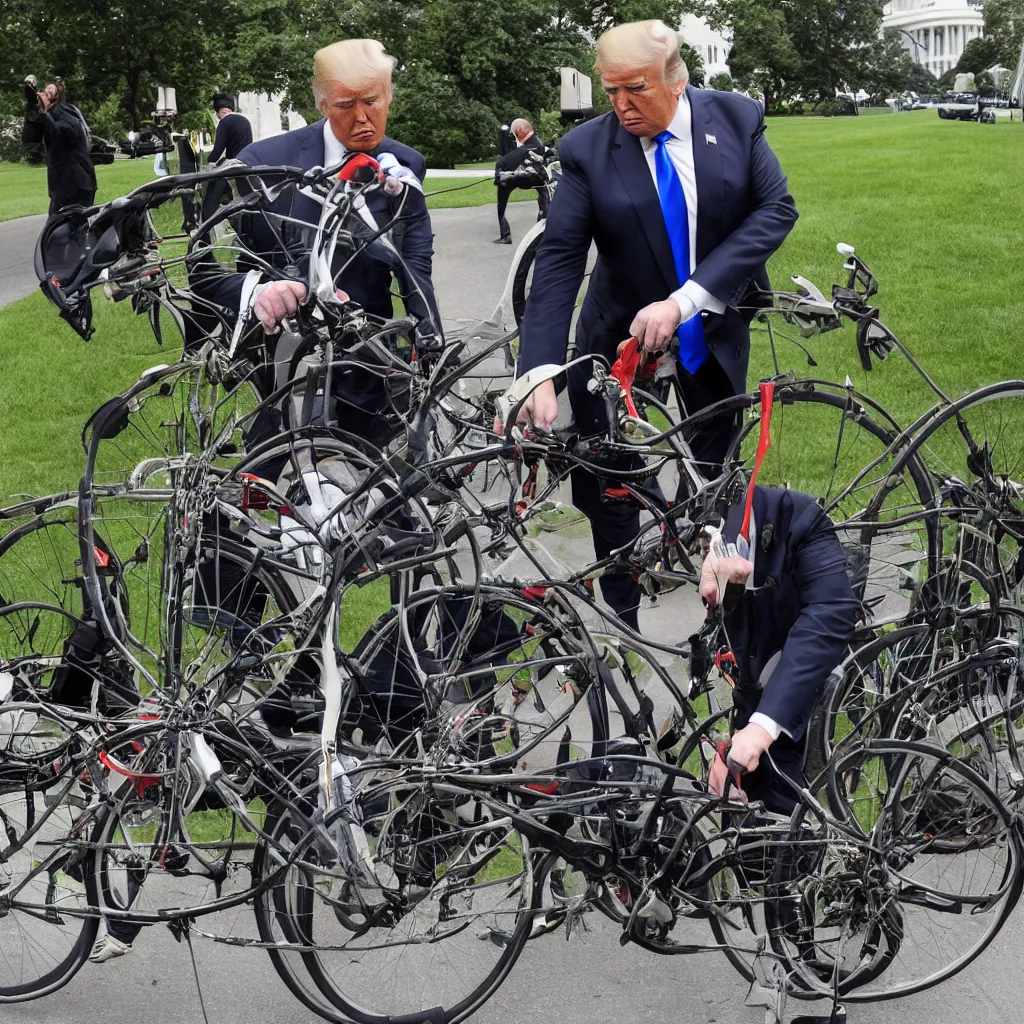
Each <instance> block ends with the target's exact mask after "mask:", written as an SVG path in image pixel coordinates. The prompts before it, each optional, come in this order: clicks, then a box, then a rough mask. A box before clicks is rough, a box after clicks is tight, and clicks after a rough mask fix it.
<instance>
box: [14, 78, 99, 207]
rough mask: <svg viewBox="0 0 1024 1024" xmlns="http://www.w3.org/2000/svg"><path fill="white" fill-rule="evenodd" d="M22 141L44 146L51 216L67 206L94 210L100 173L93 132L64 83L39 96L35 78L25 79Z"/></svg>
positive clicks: (44, 91) (57, 84)
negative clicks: (95, 162) (92, 155)
mask: <svg viewBox="0 0 1024 1024" xmlns="http://www.w3.org/2000/svg"><path fill="white" fill-rule="evenodd" d="M21 139H22V142H41V143H42V144H43V150H44V152H45V153H46V184H47V189H48V191H49V195H50V214H51V216H52V215H53V214H55V213H57V212H58V211H60V210H62V209H64V207H66V206H92V204H93V201H94V200H95V198H96V171H95V169H94V168H93V165H92V160H90V159H89V129H88V126H87V125H86V123H85V118H84V117H82V113H81V111H80V110H79V109H78V108H77V107H76V106H74V105H73V104H71V103H68V99H67V91H66V90H65V88H64V83H63V82H50V83H49V84H48V85H46V86H45V87H44V89H43V91H42V92H37V91H36V79H35V76H34V75H29V76H28V78H26V79H25V124H24V126H23V127H22V129H21Z"/></svg>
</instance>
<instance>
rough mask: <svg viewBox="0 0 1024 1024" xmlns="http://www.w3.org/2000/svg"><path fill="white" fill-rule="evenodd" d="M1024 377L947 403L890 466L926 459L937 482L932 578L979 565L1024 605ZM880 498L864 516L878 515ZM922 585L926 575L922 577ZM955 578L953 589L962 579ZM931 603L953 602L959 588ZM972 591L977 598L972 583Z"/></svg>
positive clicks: (937, 580)
mask: <svg viewBox="0 0 1024 1024" xmlns="http://www.w3.org/2000/svg"><path fill="white" fill-rule="evenodd" d="M1022 432H1024V382H1022V381H1004V382H1002V383H999V384H991V385H988V386H987V387H984V388H980V389H978V390H977V391H974V392H971V394H969V395H966V396H964V397H963V398H961V399H959V400H958V401H956V402H954V403H953V404H952V405H949V406H945V407H942V408H940V409H939V410H938V412H937V414H936V415H935V416H934V417H933V418H932V419H931V421H930V422H929V423H927V424H926V425H925V426H923V427H922V429H921V430H920V431H919V432H918V434H917V435H916V436H915V437H914V439H913V440H912V442H911V443H910V444H909V445H908V446H907V447H906V449H905V450H904V451H903V452H902V453H901V454H900V457H899V458H898V459H897V460H896V461H895V463H894V464H893V472H894V473H900V472H902V471H904V469H905V468H906V467H907V466H908V465H910V464H911V463H919V464H923V465H924V466H926V467H927V469H928V471H929V472H930V473H931V474H932V475H933V477H934V478H935V479H936V481H937V488H936V496H935V498H934V499H933V501H932V503H931V506H930V507H933V508H935V509H937V510H938V511H939V513H941V518H940V519H938V520H937V522H938V528H937V529H935V530H934V531H933V537H932V551H931V557H930V559H929V561H928V563H927V567H928V577H927V578H928V579H931V580H932V581H933V589H935V588H938V589H939V590H940V591H942V589H943V588H942V586H941V585H942V582H943V577H942V576H941V575H940V569H941V567H942V566H943V565H945V564H946V563H947V562H949V561H950V560H952V561H954V562H957V563H960V562H966V563H969V564H971V565H974V566H976V567H977V569H979V570H980V571H981V572H982V573H983V574H984V576H985V577H987V578H988V580H990V581H991V586H994V587H995V588H996V590H997V592H998V594H1000V595H1001V596H1002V597H1003V599H1004V600H1007V601H1009V602H1010V603H1011V604H1016V605H1018V606H1020V605H1021V604H1022V601H1021V597H1022V589H1021V588H1022V584H1024V446H1022V445H1021V443H1020V438H1021V436H1022ZM880 502H881V498H880V497H879V498H876V501H875V502H874V503H872V505H871V506H869V507H868V509H867V512H866V514H867V515H868V516H870V517H872V518H876V517H877V516H876V512H877V510H878V509H879V507H880ZM918 582H919V583H921V584H923V583H924V582H925V578H920V579H919V580H918ZM961 582H962V581H961V579H960V577H959V576H954V577H953V578H952V580H951V583H952V585H953V587H957V586H959V585H960V583H961ZM945 590H946V591H947V592H940V593H938V594H933V595H932V600H933V601H935V600H938V599H945V600H947V601H956V600H957V594H956V592H955V591H954V592H952V593H950V592H948V590H949V588H948V587H947V588H945ZM975 596H979V592H978V590H977V588H975Z"/></svg>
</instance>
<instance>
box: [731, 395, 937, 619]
mask: <svg viewBox="0 0 1024 1024" xmlns="http://www.w3.org/2000/svg"><path fill="white" fill-rule="evenodd" d="M743 397H746V402H744V401H742V400H741V401H739V402H737V406H738V407H743V406H744V404H746V405H748V407H749V416H748V418H747V419H746V420H745V422H744V423H743V424H742V426H741V428H740V430H739V432H738V434H737V436H736V438H735V440H734V442H733V445H732V447H731V448H730V450H729V454H728V456H727V458H726V465H727V466H729V465H733V466H737V465H738V466H744V467H746V468H747V469H748V470H749V468H750V467H752V465H753V462H754V459H755V457H756V453H757V446H758V439H759V434H760V422H761V416H760V414H761V402H760V396H759V395H756V394H753V395H750V396H741V399H742V398H743ZM899 434H900V427H899V425H898V424H897V423H896V421H895V420H893V419H892V417H891V416H889V414H888V413H887V412H886V411H885V410H884V409H883V408H882V407H881V406H880V405H878V404H877V403H876V402H874V401H872V400H871V399H870V398H868V397H867V396H865V395H862V394H860V393H859V392H856V391H854V390H853V389H852V388H844V387H842V386H840V385H838V384H830V383H828V382H827V381H818V380H796V381H792V382H781V383H777V384H776V388H775V397H774V402H773V411H772V417H771V425H770V437H771V447H770V448H769V449H768V453H767V455H766V456H765V458H764V462H763V464H762V467H761V472H760V475H759V477H758V483H759V484H761V485H763V486H766V487H785V488H789V489H791V490H797V491H802V492H803V493H805V494H813V495H815V496H817V497H819V499H820V503H821V505H822V508H823V509H824V511H825V512H826V513H827V514H828V515H829V516H830V517H831V518H832V520H833V521H834V522H835V523H836V529H837V535H838V536H839V539H840V541H841V542H842V544H843V546H844V547H845V548H846V549H847V551H848V554H849V558H850V561H851V568H852V569H853V575H854V578H855V583H856V586H857V589H858V591H859V594H860V596H861V597H862V598H863V600H864V601H865V602H866V603H867V604H868V606H869V607H871V608H872V609H873V610H874V614H875V616H876V617H885V618H890V617H891V618H896V617H899V616H900V615H902V614H903V613H904V612H905V610H906V606H907V598H906V594H905V593H902V592H901V586H902V583H903V579H904V574H905V572H906V571H907V567H908V566H910V567H913V566H914V565H915V564H919V563H921V562H922V561H924V560H925V559H926V556H927V552H928V550H929V542H928V533H927V530H928V526H929V523H928V521H927V520H926V519H924V518H923V517H922V518H917V519H914V520H913V521H912V522H911V523H909V524H905V525H903V526H902V527H901V528H900V529H898V530H897V529H896V528H894V527H890V526H887V525H886V524H887V523H889V522H891V521H892V520H894V519H901V518H904V517H907V516H912V517H913V516H918V515H919V514H920V513H921V511H922V510H923V509H924V508H926V507H928V506H929V505H930V504H931V503H932V502H933V500H934V493H935V484H934V481H933V479H932V477H931V475H930V474H929V472H928V470H927V469H926V467H925V466H924V464H923V463H922V462H921V461H920V460H919V459H915V458H900V457H899V456H900V454H901V453H900V451H899V450H897V449H895V448H894V446H893V445H894V442H895V440H896V438H897V437H898V436H899ZM897 463H899V465H898V466H897ZM872 505H873V508H874V514H873V516H872V517H871V518H872V520H873V521H877V522H878V523H879V525H877V526H876V525H872V526H861V525H859V522H858V519H859V518H861V517H863V516H864V513H865V509H867V508H868V507H869V506H872Z"/></svg>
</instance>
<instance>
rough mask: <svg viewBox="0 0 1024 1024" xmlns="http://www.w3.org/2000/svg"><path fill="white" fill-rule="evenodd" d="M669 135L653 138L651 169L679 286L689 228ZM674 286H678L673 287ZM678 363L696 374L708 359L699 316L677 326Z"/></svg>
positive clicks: (686, 269) (685, 273) (686, 264)
mask: <svg viewBox="0 0 1024 1024" xmlns="http://www.w3.org/2000/svg"><path fill="white" fill-rule="evenodd" d="M672 138H675V136H674V135H673V134H672V133H671V132H662V133H661V134H660V135H655V136H654V141H655V142H656V143H657V144H658V148H657V149H656V150H655V151H654V169H655V172H656V173H657V177H658V198H659V199H660V200H661V213H662V216H663V217H664V218H665V227H666V228H667V230H668V240H669V242H670V243H671V244H672V260H673V262H674V263H675V265H676V277H677V278H678V279H679V285H682V283H683V282H684V281H686V280H688V279H689V277H690V225H689V220H688V217H687V212H686V196H685V195H684V193H683V183H682V182H681V181H680V180H679V175H678V174H677V173H676V169H675V166H674V165H673V163H672V157H670V156H669V155H668V146H666V145H665V143H666V142H668V140H669V139H672ZM677 287H678V286H677ZM678 333H679V361H680V362H681V363H682V364H683V366H684V367H685V368H686V369H687V370H688V371H689V372H690V373H696V372H697V371H698V370H699V369H700V368H701V367H702V366H703V365H704V363H705V362H707V358H708V354H709V353H708V346H707V343H706V342H705V341H704V324H703V323H702V322H701V318H700V313H696V314H695V315H694V316H691V317H690V319H689V320H687V321H686V322H685V323H681V324H680V325H679V332H678Z"/></svg>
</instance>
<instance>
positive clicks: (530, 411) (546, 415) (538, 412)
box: [494, 380, 558, 434]
mask: <svg viewBox="0 0 1024 1024" xmlns="http://www.w3.org/2000/svg"><path fill="white" fill-rule="evenodd" d="M557 417H558V395H556V394H555V382H554V381H553V380H546V381H544V383H543V384H538V385H537V387H536V388H534V390H533V392H532V393H531V394H530V397H529V398H527V400H526V401H525V402H524V403H523V407H522V408H521V409H520V410H519V417H518V420H517V422H519V423H522V424H532V425H533V426H535V427H538V428H539V429H541V430H549V429H550V428H551V424H552V423H554V422H555V420H556V419H557ZM494 432H495V433H496V434H503V433H505V424H504V423H502V422H501V420H500V419H498V418H497V417H495V419H494Z"/></svg>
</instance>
